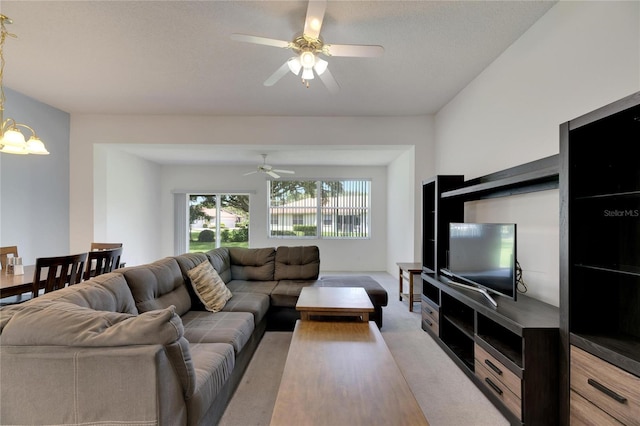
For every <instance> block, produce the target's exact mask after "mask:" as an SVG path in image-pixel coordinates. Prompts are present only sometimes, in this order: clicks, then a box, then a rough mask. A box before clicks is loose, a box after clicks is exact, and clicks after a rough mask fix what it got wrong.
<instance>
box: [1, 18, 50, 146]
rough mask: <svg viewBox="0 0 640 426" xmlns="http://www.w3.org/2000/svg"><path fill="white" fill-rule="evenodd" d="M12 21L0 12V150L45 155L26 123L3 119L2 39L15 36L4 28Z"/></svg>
mask: <svg viewBox="0 0 640 426" xmlns="http://www.w3.org/2000/svg"><path fill="white" fill-rule="evenodd" d="M11 23H13V21H12V20H11V19H9V18H8V17H6V16H5V15H1V14H0V122H1V123H2V127H1V128H0V152H3V153H6V154H40V155H47V154H49V151H47V148H45V146H44V144H43V143H42V141H41V140H40V138H38V135H36V131H35V130H33V129H32V128H31V127H29V126H27V125H26V124H22V123H18V122H17V121H15V120H14V119H13V118H7V119H6V120H5V119H4V101H5V97H4V86H3V85H2V77H3V74H4V40H5V39H6V37H7V36H8V37H13V38H16V36H15V35H14V34H11V33H9V32H8V31H7V29H6V28H5V24H11ZM20 129H24V130H27V131H29V132H31V136H30V137H29V140H25V138H24V135H23V134H22V131H21V130H20Z"/></svg>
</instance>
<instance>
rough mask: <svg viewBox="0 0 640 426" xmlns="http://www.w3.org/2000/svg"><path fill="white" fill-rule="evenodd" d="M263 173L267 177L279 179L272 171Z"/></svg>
mask: <svg viewBox="0 0 640 426" xmlns="http://www.w3.org/2000/svg"><path fill="white" fill-rule="evenodd" d="M265 173H266V174H268V175H269V176H271V177H272V178H274V179H278V178H279V177H280V175H278V174H277V173H274V172H273V171H272V170H269V171H267V172H265Z"/></svg>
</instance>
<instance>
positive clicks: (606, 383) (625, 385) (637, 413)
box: [571, 346, 640, 424]
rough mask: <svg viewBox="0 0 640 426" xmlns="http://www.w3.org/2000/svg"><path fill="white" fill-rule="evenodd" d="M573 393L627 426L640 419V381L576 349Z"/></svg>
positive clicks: (572, 368)
mask: <svg viewBox="0 0 640 426" xmlns="http://www.w3.org/2000/svg"><path fill="white" fill-rule="evenodd" d="M571 389H572V390H573V391H575V392H577V393H579V394H580V395H581V396H582V397H584V398H585V399H586V400H588V401H590V402H591V403H593V404H594V405H595V406H597V407H599V408H600V409H602V410H603V411H604V412H606V413H608V414H609V415H611V416H613V417H615V418H616V419H617V420H618V421H620V422H622V423H624V424H635V423H637V421H638V419H640V378H638V377H637V376H634V375H633V374H630V373H627V372H626V371H624V370H621V369H619V368H618V367H615V366H613V365H611V364H609V363H608V362H606V361H603V360H601V359H600V358H598V357H595V356H593V355H591V354H589V353H587V352H585V351H583V350H582V349H579V348H577V347H575V346H571Z"/></svg>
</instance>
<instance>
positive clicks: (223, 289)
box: [187, 260, 233, 312]
mask: <svg viewBox="0 0 640 426" xmlns="http://www.w3.org/2000/svg"><path fill="white" fill-rule="evenodd" d="M187 274H188V275H189V278H190V280H191V285H192V286H193V290H194V291H195V293H196V295H197V296H198V298H199V299H200V301H201V302H202V303H203V304H204V307H205V308H206V309H207V311H209V312H218V311H220V310H221V309H222V308H224V305H225V304H226V303H227V301H228V300H229V299H231V297H232V296H233V294H232V293H231V291H230V290H229V289H228V288H227V286H226V284H225V283H224V281H222V278H220V276H219V275H218V273H217V272H216V270H215V269H213V266H211V263H209V261H208V260H205V261H204V262H202V263H201V264H199V265H198V266H196V267H195V268H193V269H191V270H190V271H189V272H187Z"/></svg>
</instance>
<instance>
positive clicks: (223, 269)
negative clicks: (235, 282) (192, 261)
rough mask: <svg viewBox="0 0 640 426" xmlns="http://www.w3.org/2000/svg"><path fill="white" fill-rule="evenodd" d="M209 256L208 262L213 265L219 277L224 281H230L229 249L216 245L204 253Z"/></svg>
mask: <svg viewBox="0 0 640 426" xmlns="http://www.w3.org/2000/svg"><path fill="white" fill-rule="evenodd" d="M205 254H206V255H207V257H208V258H209V262H211V265H213V269H215V270H216V272H218V275H220V278H222V280H223V281H224V282H225V283H228V282H229V281H231V257H230V255H229V249H228V248H226V247H218V248H217V249H213V250H209V251H208V252H206V253H205Z"/></svg>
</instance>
